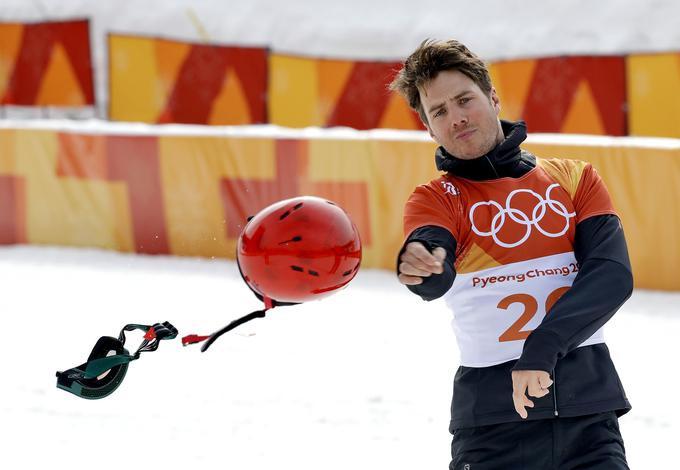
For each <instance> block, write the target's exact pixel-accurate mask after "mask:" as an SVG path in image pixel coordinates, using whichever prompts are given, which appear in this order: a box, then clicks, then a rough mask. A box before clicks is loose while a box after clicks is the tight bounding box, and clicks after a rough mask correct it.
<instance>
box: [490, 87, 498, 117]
mask: <svg viewBox="0 0 680 470" xmlns="http://www.w3.org/2000/svg"><path fill="white" fill-rule="evenodd" d="M490 98H491V104H492V105H493V109H494V110H495V111H496V116H498V115H499V114H500V113H501V99H500V98H499V97H498V94H497V93H496V88H495V87H491V95H490Z"/></svg>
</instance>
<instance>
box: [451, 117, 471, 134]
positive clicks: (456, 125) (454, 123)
mask: <svg viewBox="0 0 680 470" xmlns="http://www.w3.org/2000/svg"><path fill="white" fill-rule="evenodd" d="M467 124H468V118H467V116H466V115H464V114H462V113H461V114H455V113H454V114H452V116H451V127H452V128H453V129H454V130H455V129H460V128H463V127H465V126H467Z"/></svg>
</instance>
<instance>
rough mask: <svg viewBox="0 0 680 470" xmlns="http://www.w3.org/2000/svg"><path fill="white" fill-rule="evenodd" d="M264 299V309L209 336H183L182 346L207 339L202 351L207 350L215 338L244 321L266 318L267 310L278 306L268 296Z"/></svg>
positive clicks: (239, 319) (263, 297) (237, 320)
mask: <svg viewBox="0 0 680 470" xmlns="http://www.w3.org/2000/svg"><path fill="white" fill-rule="evenodd" d="M262 301H263V302H264V308H263V309H262V310H255V311H254V312H251V313H249V314H248V315H244V316H242V317H241V318H237V319H236V320H234V321H232V322H231V323H229V324H228V325H227V326H225V327H224V328H222V329H220V330H217V331H216V332H214V333H213V334H211V335H209V336H199V335H193V334H192V335H187V336H185V337H183V338H182V346H187V345H189V344H196V343H200V342H201V341H205V344H203V346H201V352H206V351H207V350H208V348H209V347H210V345H211V344H213V343H214V342H215V340H217V338H219V337H220V336H222V335H223V334H225V333H227V332H229V331H231V330H233V329H234V328H236V327H238V326H241V325H243V324H244V323H247V322H249V321H250V320H254V319H256V318H264V316H265V315H266V313H267V310H270V309H272V308H274V307H276V306H277V303H276V302H275V301H273V300H272V299H270V298H269V297H267V296H262Z"/></svg>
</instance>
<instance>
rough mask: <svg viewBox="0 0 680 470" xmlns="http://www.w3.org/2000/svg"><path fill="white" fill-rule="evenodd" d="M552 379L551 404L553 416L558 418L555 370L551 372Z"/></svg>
mask: <svg viewBox="0 0 680 470" xmlns="http://www.w3.org/2000/svg"><path fill="white" fill-rule="evenodd" d="M552 379H553V404H554V410H555V416H559V415H560V413H559V412H558V411H557V376H556V375H555V369H553V370H552Z"/></svg>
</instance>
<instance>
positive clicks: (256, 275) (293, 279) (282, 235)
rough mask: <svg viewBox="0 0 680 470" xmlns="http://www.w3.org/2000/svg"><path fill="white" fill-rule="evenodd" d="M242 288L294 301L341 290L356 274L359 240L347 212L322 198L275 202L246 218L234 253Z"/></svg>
mask: <svg viewBox="0 0 680 470" xmlns="http://www.w3.org/2000/svg"><path fill="white" fill-rule="evenodd" d="M236 255H237V260H238V264H239V269H240V270H241V274H242V276H243V279H244V280H245V281H246V283H247V284H248V286H249V287H250V288H251V289H252V290H253V291H254V292H255V293H256V294H259V295H261V296H262V297H263V298H265V299H270V300H274V301H276V302H278V303H279V304H280V303H300V302H305V301H308V300H314V299H321V298H323V297H326V296H328V295H330V294H332V293H334V292H335V291H337V290H338V289H341V288H343V287H345V286H346V285H347V284H348V283H349V281H351V280H352V279H353V278H354V276H355V275H356V273H357V271H358V270H359V264H360V263H361V240H360V239H359V231H358V230H357V228H356V226H355V225H354V223H352V220H351V219H350V218H349V216H348V215H347V213H346V212H345V211H344V210H343V209H342V208H341V207H340V206H338V205H336V204H335V203H333V202H331V201H328V200H326V199H322V198H318V197H313V196H301V197H295V198H292V199H286V200H284V201H279V202H276V203H274V204H272V205H270V206H268V207H266V208H264V209H262V210H261V211H260V212H259V213H258V214H257V215H256V216H255V217H253V218H252V219H250V221H249V222H248V223H247V224H246V226H245V227H244V228H243V231H242V232H241V236H240V237H239V240H238V247H237V250H236Z"/></svg>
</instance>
